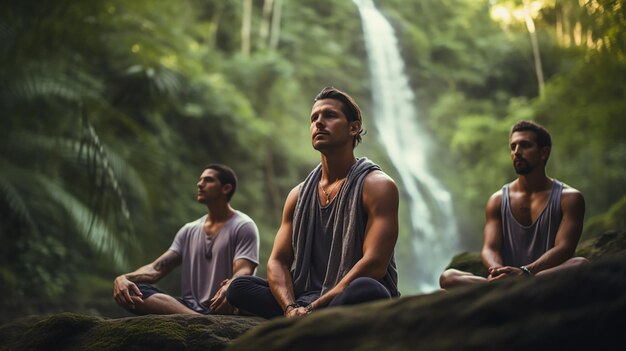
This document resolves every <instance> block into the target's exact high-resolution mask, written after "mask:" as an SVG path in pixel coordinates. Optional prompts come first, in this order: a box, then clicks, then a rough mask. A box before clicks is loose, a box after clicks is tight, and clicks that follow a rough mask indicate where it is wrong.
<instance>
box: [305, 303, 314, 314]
mask: <svg viewBox="0 0 626 351" xmlns="http://www.w3.org/2000/svg"><path fill="white" fill-rule="evenodd" d="M311 312H313V304H312V303H310V304H308V305H307V306H306V314H311Z"/></svg>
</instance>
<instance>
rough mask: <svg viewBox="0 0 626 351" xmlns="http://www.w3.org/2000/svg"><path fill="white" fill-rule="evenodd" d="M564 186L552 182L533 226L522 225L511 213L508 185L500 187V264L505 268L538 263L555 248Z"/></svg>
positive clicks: (555, 181)
mask: <svg viewBox="0 0 626 351" xmlns="http://www.w3.org/2000/svg"><path fill="white" fill-rule="evenodd" d="M562 191H563V183H561V182H559V181H558V180H556V179H553V181H552V191H551V192H550V196H549V197H548V202H547V204H546V207H545V208H544V209H543V211H542V212H541V214H540V215H539V217H538V218H537V220H535V223H533V224H531V225H530V226H524V225H521V224H520V223H519V222H518V221H517V220H516V219H515V217H513V212H511V201H510V199H509V184H507V185H505V186H503V187H502V206H501V207H500V212H501V215H502V261H503V262H502V263H503V264H504V265H505V266H513V267H519V266H524V265H527V264H530V263H532V262H534V261H535V260H537V259H538V258H539V257H540V256H541V255H543V254H544V253H545V252H546V251H548V250H549V249H551V248H552V247H554V239H555V237H556V232H557V231H558V229H559V226H560V225H561V218H562V217H563V213H562V211H561V192H562Z"/></svg>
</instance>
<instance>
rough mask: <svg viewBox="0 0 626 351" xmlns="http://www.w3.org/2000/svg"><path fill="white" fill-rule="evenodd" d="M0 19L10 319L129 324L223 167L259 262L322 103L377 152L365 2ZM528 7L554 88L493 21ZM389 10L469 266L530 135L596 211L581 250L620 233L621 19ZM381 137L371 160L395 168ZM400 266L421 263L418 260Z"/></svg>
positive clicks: (595, 7) (548, 9) (546, 2)
mask: <svg viewBox="0 0 626 351" xmlns="http://www.w3.org/2000/svg"><path fill="white" fill-rule="evenodd" d="M0 2H1V8H2V11H0V118H2V125H3V127H2V128H1V129H0V167H1V168H0V169H1V171H0V213H2V216H1V218H0V240H1V243H2V245H1V248H0V293H1V294H2V296H3V302H2V304H1V306H0V319H2V320H4V319H9V318H13V317H14V316H17V315H21V314H25V313H43V312H49V311H56V310H71V311H92V312H93V313H96V314H104V315H114V313H116V312H112V311H113V310H115V306H112V305H113V304H112V300H111V298H110V295H111V291H110V290H111V289H110V288H111V282H112V280H113V278H114V277H115V276H116V275H117V274H119V273H121V272H125V271H129V270H131V269H133V268H135V267H137V266H139V265H141V264H145V263H147V262H149V261H151V260H153V259H154V258H155V257H157V256H158V255H159V254H160V253H161V252H163V251H164V250H165V249H166V248H167V247H169V244H170V243H171V240H172V238H173V235H174V233H175V232H176V231H177V230H178V229H179V228H180V226H181V225H182V224H183V223H185V222H188V221H191V220H194V219H195V218H197V217H199V216H200V215H202V213H203V212H204V211H205V209H204V208H202V206H199V205H198V204H196V203H195V202H194V201H193V194H194V191H195V183H196V179H197V177H198V175H199V174H200V173H201V171H202V168H203V166H204V165H205V164H207V163H211V162H220V163H225V164H228V165H230V166H232V167H233V168H234V169H235V170H236V172H237V174H238V176H239V181H240V187H239V188H238V191H237V194H236V195H235V197H234V198H233V206H234V207H235V208H238V209H240V210H242V211H244V212H246V213H248V214H249V215H250V216H251V217H253V218H254V219H255V220H256V222H257V224H258V225H259V228H260V230H261V236H262V243H261V247H262V257H261V261H262V263H264V262H265V261H266V260H267V257H268V252H269V250H270V248H271V244H272V241H273V236H274V234H275V231H276V228H277V226H278V221H279V217H280V213H281V210H282V205H283V201H284V198H285V196H286V194H287V193H288V191H289V190H290V189H291V188H292V187H293V186H295V185H296V184H297V183H298V182H299V181H301V180H302V179H303V178H304V177H305V176H306V174H307V173H308V172H309V170H310V169H311V168H312V167H313V166H314V165H315V164H316V163H317V162H318V160H319V158H318V155H317V154H316V153H315V152H314V151H313V150H312V149H311V147H310V143H309V141H308V140H309V139H308V138H309V137H308V129H307V127H308V126H307V122H306V121H308V112H309V110H310V107H311V102H312V98H313V97H314V96H315V94H316V93H317V92H318V91H319V90H320V89H321V88H322V87H323V86H326V85H334V86H336V87H339V88H341V89H344V90H346V91H348V92H350V93H351V94H352V95H353V96H354V97H355V98H356V100H357V101H358V102H359V103H360V105H361V107H362V108H363V110H364V115H365V124H366V129H370V130H369V131H370V134H372V135H373V134H375V131H374V130H372V129H373V124H372V123H371V122H370V121H371V119H372V118H374V116H371V115H370V114H369V111H371V110H372V106H371V95H372V94H376V92H375V91H371V90H370V88H369V77H368V69H367V67H366V64H367V60H366V58H365V55H366V52H365V47H364V42H363V37H362V32H361V24H360V19H359V15H358V11H357V9H356V6H355V5H354V4H353V2H351V1H331V0H321V1H319V0H318V1H311V0H302V1H297V2H296V1H282V0H256V1H252V0H240V1H222V0H180V1H175V2H162V1H161V2H155V1H148V0H135V1H121V0H105V1H78V0H57V1H49V2H41V1H34V0H22V1H19V2H18V1H6V0H2V1H0ZM529 3H531V5H532V4H534V5H535V7H534V8H533V9H534V10H533V12H532V19H533V21H534V22H533V23H534V26H535V31H534V32H533V33H534V35H535V36H536V39H537V43H538V48H537V49H538V50H539V58H540V62H541V64H542V72H543V76H544V79H545V87H540V84H538V81H537V74H536V73H537V66H536V56H535V57H534V56H533V47H532V46H531V39H530V37H531V36H530V34H531V32H530V30H529V27H528V26H527V24H525V23H527V22H524V20H520V19H516V18H515V17H514V16H513V17H509V18H508V19H507V18H506V17H502V16H501V17H498V16H497V14H498V13H500V14H502V13H503V12H498V11H496V10H498V9H500V10H502V9H504V10H507V11H508V13H509V14H514V13H516V12H515V11H519V9H523V8H524V5H528V4H529ZM378 6H379V7H381V8H382V10H383V12H384V13H385V15H386V16H387V17H388V18H389V19H390V20H391V23H392V24H393V25H394V27H395V29H396V33H397V34H398V36H399V41H400V45H401V47H402V54H403V56H404V59H405V60H406V67H407V73H408V75H409V79H410V82H411V85H412V86H413V89H414V92H415V96H416V105H417V109H418V111H419V114H418V116H416V118H419V119H420V120H421V121H422V123H423V125H425V126H426V128H427V129H428V131H429V133H430V134H432V135H433V137H434V140H436V142H437V147H436V148H435V149H436V150H437V151H436V154H433V155H432V164H433V168H434V169H436V171H437V172H438V174H439V177H440V178H441V179H442V181H443V182H444V184H446V186H447V187H448V188H449V189H450V191H451V193H452V195H453V198H454V199H455V206H456V208H455V209H456V212H457V216H458V223H457V224H458V227H459V231H460V233H461V234H462V241H463V243H464V245H465V247H467V248H468V249H475V248H477V247H478V245H479V243H480V241H481V237H482V234H481V232H482V224H483V208H484V203H485V201H486V199H487V198H488V197H489V195H491V194H492V193H493V192H494V191H496V190H497V189H498V188H499V187H500V186H501V185H502V184H503V183H505V182H506V181H508V180H509V179H512V178H513V177H514V174H513V173H512V169H511V166H510V162H509V159H508V151H507V135H508V129H509V127H510V126H511V124H512V123H513V122H515V121H516V120H519V119H534V120H537V121H538V122H540V123H542V124H544V125H545V126H546V127H548V129H550V130H551V132H552V134H553V139H554V148H553V152H552V156H551V158H550V162H549V167H548V173H549V175H551V176H554V177H557V178H559V179H561V180H563V181H565V182H567V183H568V184H570V185H572V186H574V187H576V188H578V189H579V190H581V191H582V192H583V193H584V194H585V197H586V201H587V214H588V215H587V219H588V222H589V223H591V224H592V225H590V226H588V228H591V229H588V230H587V231H586V232H585V235H586V236H590V235H595V234H598V231H600V230H610V229H620V228H621V229H622V230H623V229H624V227H623V225H624V222H623V218H624V201H625V200H626V182H625V181H624V180H625V175H626V142H625V140H624V138H623V130H625V127H626V125H625V124H626V120H625V119H624V114H625V112H626V91H625V89H626V86H625V85H624V78H626V19H625V13H626V8H624V3H623V1H622V0H587V1H579V0H543V1H532V2H529V1H513V0H508V1H505V0H498V1H487V0H484V1H476V0H446V1H441V0H389V1H385V2H381V3H380V4H378ZM504 13H507V12H504ZM372 135H366V137H365V142H364V144H363V145H361V146H359V147H358V148H357V154H359V155H367V156H368V157H370V158H372V159H374V160H375V161H377V162H379V163H380V164H381V165H383V166H387V168H389V167H388V164H389V163H388V161H387V160H386V159H385V156H384V154H383V153H382V151H381V150H382V148H381V147H380V145H377V144H376V143H377V140H376V138H374V137H373V136H372ZM388 170H389V173H390V174H392V175H393V174H394V170H393V169H388ZM400 186H401V185H400ZM402 201H403V202H404V201H406V199H403V200H402ZM405 217H406V215H403V218H402V228H403V229H402V232H401V240H403V239H402V238H404V239H406V238H407V237H408V236H410V233H408V232H407V230H408V229H407V228H410V225H409V224H408V218H405ZM618 227H619V228H618ZM398 260H399V261H400V262H399V264H400V267H402V266H403V265H404V266H408V265H412V264H418V263H417V262H415V260H417V258H414V257H411V256H410V254H407V253H406V252H404V251H400V252H399V257H398ZM260 272H261V273H263V272H264V267H263V265H262V266H261V267H260ZM400 274H401V277H400V278H401V279H402V278H403V276H402V270H401V272H400ZM164 283H165V285H166V286H169V287H171V290H175V288H176V286H177V285H178V281H177V280H176V277H175V276H174V277H171V278H168V279H167V280H166V281H165V282H164ZM405 293H411V292H410V291H407V292H405Z"/></svg>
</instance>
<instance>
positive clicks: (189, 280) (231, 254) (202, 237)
mask: <svg viewBox="0 0 626 351" xmlns="http://www.w3.org/2000/svg"><path fill="white" fill-rule="evenodd" d="M206 217H207V215H204V216H202V217H201V218H199V219H198V220H196V221H194V222H191V223H187V224H185V225H184V226H183V227H182V228H181V229H180V230H179V231H178V233H177V234H176V237H175V238H174V242H173V243H172V246H170V250H172V251H175V252H177V253H178V254H180V255H181V256H182V260H183V261H182V263H183V271H182V277H181V278H182V279H181V280H182V295H183V300H185V302H187V304H188V306H190V307H192V309H194V310H196V311H198V312H201V311H203V308H202V307H201V306H200V305H204V306H206V307H208V305H209V301H210V300H211V298H212V297H213V295H214V294H215V293H216V292H217V291H218V290H219V288H220V283H221V282H222V281H223V280H224V279H228V278H230V277H232V275H233V262H235V261H236V260H238V259H241V258H243V259H246V260H248V261H251V262H253V263H256V264H258V263H259V230H258V229H257V227H256V224H255V223H254V221H252V219H251V218H250V217H248V216H247V215H246V214H244V213H243V212H240V211H235V214H234V215H233V216H232V217H231V218H230V219H229V220H228V221H227V222H226V223H224V226H223V227H222V229H221V230H220V231H219V233H218V234H217V235H216V236H215V237H214V238H213V239H212V240H213V241H214V242H213V244H212V248H211V252H212V254H211V256H212V257H211V259H207V258H206V253H207V250H208V248H209V245H208V242H209V240H207V235H206V234H205V232H204V229H203V225H204V222H205V220H206Z"/></svg>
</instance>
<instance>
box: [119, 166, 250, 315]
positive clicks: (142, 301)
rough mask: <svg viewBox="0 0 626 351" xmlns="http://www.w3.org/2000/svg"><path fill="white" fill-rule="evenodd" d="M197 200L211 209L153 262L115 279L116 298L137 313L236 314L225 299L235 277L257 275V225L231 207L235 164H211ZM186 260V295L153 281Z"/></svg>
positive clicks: (203, 176)
mask: <svg viewBox="0 0 626 351" xmlns="http://www.w3.org/2000/svg"><path fill="white" fill-rule="evenodd" d="M197 186H198V191H197V201H198V202H199V203H202V204H204V205H206V207H207V209H208V213H207V214H206V215H204V216H202V217H201V218H200V219H198V220H196V221H194V222H191V223H187V224H185V225H184V226H183V227H182V228H181V229H180V230H179V231H178V233H177V234H176V237H175V238H174V242H173V243H172V245H171V246H170V248H169V250H167V251H166V252H165V253H164V254H162V255H161V256H160V257H159V258H157V259H156V260H155V261H154V262H152V263H150V264H148V265H145V266H143V267H141V268H139V269H137V270H136V271H134V272H131V273H127V274H122V275H120V276H119V277H117V278H116V279H115V281H114V284H113V297H114V298H115V301H117V303H118V304H119V305H120V306H122V307H124V308H125V309H126V310H128V311H130V312H132V313H135V314H138V315H143V314H237V312H238V311H237V310H236V309H233V307H232V306H230V305H229V304H228V301H227V300H226V290H227V289H228V285H229V284H230V282H231V279H232V278H234V277H238V276H242V275H252V274H254V272H255V270H256V267H257V265H258V256H259V233H258V229H257V227H256V224H255V223H254V222H253V221H252V219H250V217H248V216H247V215H245V214H244V213H242V212H240V211H237V210H234V209H233V208H232V207H231V206H230V203H229V202H230V199H231V198H232V196H233V194H234V193H235V189H236V187H237V178H236V176H235V173H234V172H233V170H232V169H230V168H229V167H227V166H224V165H219V164H210V165H208V166H206V168H205V170H204V171H203V172H202V175H201V176H200V180H199V181H198V184H197ZM180 264H182V265H183V271H182V298H181V299H176V298H174V297H172V296H170V295H168V294H165V293H164V292H162V291H160V290H159V289H157V288H156V287H153V286H151V285H148V284H153V283H156V282H157V281H159V280H160V279H161V278H162V277H164V276H165V275H167V274H168V273H170V272H171V271H172V270H173V269H174V268H175V267H177V266H179V265H180Z"/></svg>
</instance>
